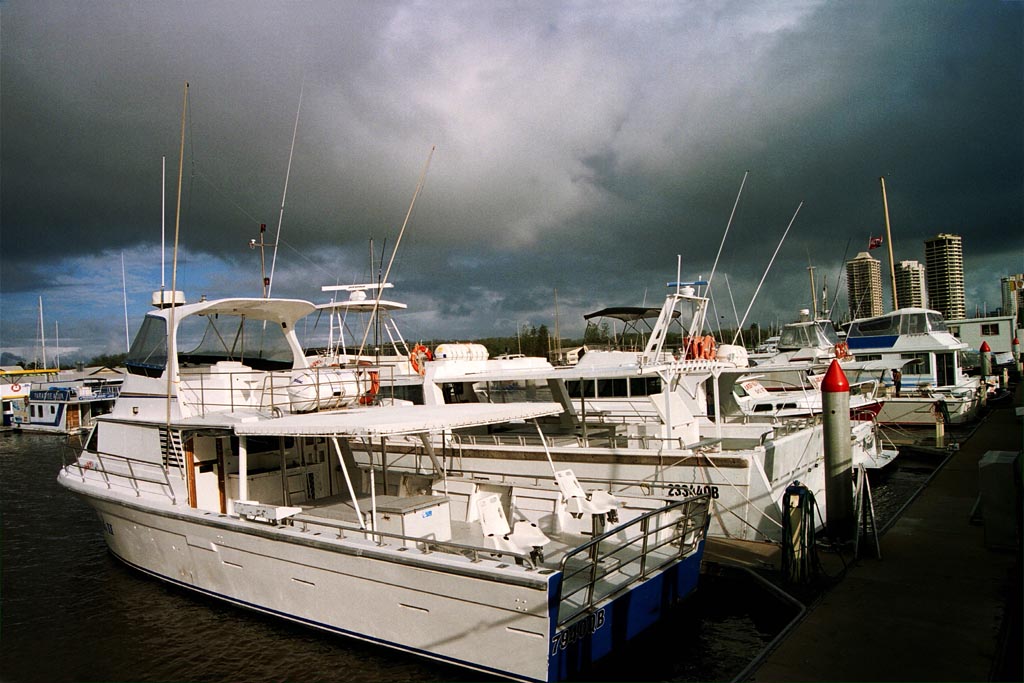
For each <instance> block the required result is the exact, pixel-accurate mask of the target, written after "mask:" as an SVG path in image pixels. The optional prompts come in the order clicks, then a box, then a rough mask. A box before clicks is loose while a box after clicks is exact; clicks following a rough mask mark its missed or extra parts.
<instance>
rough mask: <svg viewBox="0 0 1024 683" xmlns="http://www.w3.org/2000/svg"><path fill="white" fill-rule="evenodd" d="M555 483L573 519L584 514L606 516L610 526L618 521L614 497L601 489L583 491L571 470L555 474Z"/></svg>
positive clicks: (617, 500) (617, 505) (617, 504)
mask: <svg viewBox="0 0 1024 683" xmlns="http://www.w3.org/2000/svg"><path fill="white" fill-rule="evenodd" d="M555 483H556V484H558V490H559V491H561V493H562V497H563V498H565V503H566V507H567V508H568V511H569V514H571V515H572V516H573V517H575V518H577V519H579V518H580V517H582V516H583V515H584V514H589V515H606V516H607V517H608V521H609V522H611V523H612V524H614V523H615V522H617V521H618V512H617V509H618V507H619V499H618V498H616V497H615V496H614V495H612V494H610V493H608V492H607V491H603V490H601V489H594V490H591V491H584V490H583V487H582V486H581V485H580V481H579V479H577V478H576V473H575V472H573V471H572V470H559V471H557V472H555Z"/></svg>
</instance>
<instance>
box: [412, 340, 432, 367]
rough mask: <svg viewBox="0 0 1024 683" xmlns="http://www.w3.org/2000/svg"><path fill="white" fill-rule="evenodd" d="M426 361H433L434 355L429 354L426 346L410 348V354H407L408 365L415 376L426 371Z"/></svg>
mask: <svg viewBox="0 0 1024 683" xmlns="http://www.w3.org/2000/svg"><path fill="white" fill-rule="evenodd" d="M420 359H423V360H422V361H421V360H420ZM428 360H434V354H433V353H431V352H430V348H429V347H428V346H425V345H423V344H417V345H416V346H414V347H412V352H410V353H409V365H411V366H412V369H413V370H414V371H415V372H416V373H417V374H420V375H422V374H423V373H425V372H426V371H427V364H426V361H428Z"/></svg>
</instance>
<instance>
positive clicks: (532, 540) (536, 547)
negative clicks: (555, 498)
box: [476, 493, 551, 564]
mask: <svg viewBox="0 0 1024 683" xmlns="http://www.w3.org/2000/svg"><path fill="white" fill-rule="evenodd" d="M476 508H477V514H478V515H479V517H480V527H481V529H482V530H483V534H484V539H485V540H486V541H487V543H489V544H491V545H492V546H493V547H494V548H495V549H496V550H504V551H506V552H512V553H523V554H527V553H528V554H529V555H530V559H532V560H533V561H534V562H535V563H537V564H540V563H541V562H543V561H544V546H545V545H547V544H548V543H549V542H550V541H551V539H550V538H548V537H547V536H546V535H545V534H544V532H543V531H541V530H540V528H538V527H537V525H536V524H533V523H532V522H526V521H520V522H516V525H515V529H510V528H509V525H508V519H507V518H506V517H505V510H504V508H502V506H501V496H499V495H498V494H497V493H491V494H488V495H485V496H480V497H479V498H477V499H476Z"/></svg>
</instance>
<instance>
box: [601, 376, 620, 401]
mask: <svg viewBox="0 0 1024 683" xmlns="http://www.w3.org/2000/svg"><path fill="white" fill-rule="evenodd" d="M597 395H598V396H599V397H601V398H613V397H616V396H621V397H624V396H625V395H626V378H624V377H623V378H620V379H601V380H598V381H597Z"/></svg>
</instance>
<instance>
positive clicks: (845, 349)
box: [836, 342, 850, 358]
mask: <svg viewBox="0 0 1024 683" xmlns="http://www.w3.org/2000/svg"><path fill="white" fill-rule="evenodd" d="M849 353H850V347H849V346H848V345H847V343H846V342H839V343H838V344H836V358H846V356H848V355H849Z"/></svg>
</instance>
